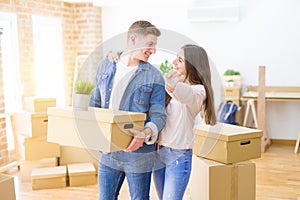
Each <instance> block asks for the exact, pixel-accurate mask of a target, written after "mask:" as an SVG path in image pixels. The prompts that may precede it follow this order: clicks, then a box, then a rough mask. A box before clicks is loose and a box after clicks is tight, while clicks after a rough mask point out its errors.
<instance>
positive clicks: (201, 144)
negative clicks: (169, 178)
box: [193, 123, 262, 164]
mask: <svg viewBox="0 0 300 200" xmlns="http://www.w3.org/2000/svg"><path fill="white" fill-rule="evenodd" d="M261 136H262V131H260V130H257V129H250V128H246V127H242V126H235V125H231V124H225V123H217V124H216V125H215V126H210V125H205V124H201V125H198V126H196V127H195V144H194V148H193V153H194V154H195V155H197V156H201V157H204V158H208V159H211V160H215V161H218V162H222V163H226V164H228V163H237V162H241V161H246V160H250V159H254V158H259V157H260V156H261Z"/></svg>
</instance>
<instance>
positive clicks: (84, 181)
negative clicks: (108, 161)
mask: <svg viewBox="0 0 300 200" xmlns="http://www.w3.org/2000/svg"><path fill="white" fill-rule="evenodd" d="M68 175H69V184H70V186H83V185H93V184H96V182H97V177H96V169H95V167H94V165H93V163H76V164H69V165H68Z"/></svg>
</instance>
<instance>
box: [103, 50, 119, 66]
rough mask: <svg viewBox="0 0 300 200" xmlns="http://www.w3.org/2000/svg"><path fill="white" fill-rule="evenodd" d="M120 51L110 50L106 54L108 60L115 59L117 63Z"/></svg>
mask: <svg viewBox="0 0 300 200" xmlns="http://www.w3.org/2000/svg"><path fill="white" fill-rule="evenodd" d="M121 53H122V51H110V52H108V54H107V55H106V56H107V58H108V60H109V61H110V62H113V61H115V62H116V63H118V62H119V61H120V55H121Z"/></svg>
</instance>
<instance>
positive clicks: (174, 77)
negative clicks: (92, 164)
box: [164, 70, 184, 93]
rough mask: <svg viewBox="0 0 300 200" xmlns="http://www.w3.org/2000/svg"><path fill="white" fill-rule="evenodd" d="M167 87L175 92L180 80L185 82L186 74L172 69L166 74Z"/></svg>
mask: <svg viewBox="0 0 300 200" xmlns="http://www.w3.org/2000/svg"><path fill="white" fill-rule="evenodd" d="M164 78H165V82H166V88H167V90H168V91H169V92H171V93H172V92H173V91H174V89H175V87H176V85H177V83H178V82H183V80H184V75H182V74H180V73H179V72H178V71H176V70H171V71H169V72H168V73H166V74H165V75H164Z"/></svg>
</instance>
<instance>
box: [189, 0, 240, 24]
mask: <svg viewBox="0 0 300 200" xmlns="http://www.w3.org/2000/svg"><path fill="white" fill-rule="evenodd" d="M212 2H215V3H212ZM187 17H188V20H189V21H190V22H211V21H233V22H237V21H238V19H239V5H238V3H237V1H227V3H226V4H224V2H223V3H220V1H211V2H210V3H209V4H208V3H206V4H203V3H201V4H199V3H198V4H194V5H192V6H190V7H189V8H188V9H187Z"/></svg>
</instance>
